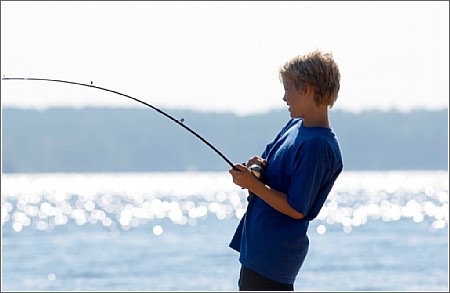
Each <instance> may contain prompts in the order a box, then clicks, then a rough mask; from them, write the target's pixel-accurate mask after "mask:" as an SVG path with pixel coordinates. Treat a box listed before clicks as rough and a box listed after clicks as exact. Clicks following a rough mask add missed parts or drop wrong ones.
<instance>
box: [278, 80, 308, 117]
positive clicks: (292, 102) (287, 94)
mask: <svg viewBox="0 0 450 293" xmlns="http://www.w3.org/2000/svg"><path fill="white" fill-rule="evenodd" d="M283 86H284V96H283V101H285V102H286V103H287V105H288V106H289V112H290V114H291V118H301V117H302V116H303V115H302V113H301V109H302V101H303V100H304V99H303V98H302V95H301V90H300V91H298V90H297V89H296V88H295V84H294V82H292V81H291V80H289V79H284V78H283Z"/></svg>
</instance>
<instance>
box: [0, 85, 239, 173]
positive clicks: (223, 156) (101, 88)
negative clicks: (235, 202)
mask: <svg viewBox="0 0 450 293" xmlns="http://www.w3.org/2000/svg"><path fill="white" fill-rule="evenodd" d="M2 80H37V81H52V82H60V83H68V84H73V85H79V86H85V87H90V88H95V89H98V90H102V91H106V92H110V93H113V94H117V95H119V96H124V97H126V98H129V99H132V100H135V101H136V102H139V103H141V104H144V105H145V106H147V107H150V108H152V109H153V110H155V111H156V112H158V113H160V114H162V115H164V116H165V117H167V118H169V119H170V120H172V121H173V122H175V123H176V124H178V125H180V126H181V127H183V128H184V129H186V130H187V131H189V132H190V133H192V134H193V135H195V136H196V137H197V138H198V139H200V140H201V141H202V142H204V143H205V144H206V145H207V146H209V147H210V148H211V149H212V150H213V151H215V152H216V153H217V154H218V155H219V156H220V157H221V158H222V159H224V160H225V162H227V163H228V165H230V166H231V167H232V168H233V169H234V170H238V169H237V168H236V167H235V166H234V165H233V163H232V162H231V161H230V160H229V159H228V158H227V157H225V155H224V154H222V153H221V152H220V151H219V150H218V149H217V148H216V147H214V146H213V145H212V144H211V143H209V142H208V141H207V140H206V139H204V138H203V137H201V136H200V135H199V134H198V133H197V132H195V131H194V130H192V129H191V128H189V127H188V126H186V125H185V124H183V122H184V119H183V118H181V119H180V120H178V119H175V118H174V117H173V116H171V115H169V114H167V113H166V112H164V111H163V110H161V109H159V108H157V107H155V106H153V105H150V104H148V103H146V102H144V101H141V100H139V99H136V98H134V97H132V96H129V95H126V94H123V93H120V92H118V91H115V90H110V89H107V88H104V87H100V86H96V85H94V84H93V82H92V81H91V84H86V83H81V82H74V81H68V80H62V79H49V78H32V77H2Z"/></svg>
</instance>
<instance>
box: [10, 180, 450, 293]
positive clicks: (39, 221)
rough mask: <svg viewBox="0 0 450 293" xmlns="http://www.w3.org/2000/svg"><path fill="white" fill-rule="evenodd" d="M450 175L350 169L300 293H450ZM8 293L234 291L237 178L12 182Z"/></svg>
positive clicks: (241, 203)
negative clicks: (432, 292) (449, 247)
mask: <svg viewBox="0 0 450 293" xmlns="http://www.w3.org/2000/svg"><path fill="white" fill-rule="evenodd" d="M448 182H449V181H448V172H446V171H395V172H346V171H344V172H343V173H342V175H341V176H340V177H339V178H338V180H337V182H336V184H335V186H334V187H333V190H332V191H331V193H330V195H329V197H328V199H327V201H326V202H325V205H324V207H323V209H322V210H321V212H320V214H319V215H318V217H317V218H316V219H315V220H314V221H312V222H311V225H310V229H309V237H310V250H309V253H308V256H307V258H306V260H305V263H304V265H303V267H302V269H301V270H300V273H299V275H298V277H297V280H296V282H295V289H296V290H298V291H338V290H339V291H341V290H342V291H380V290H381V291H417V290H418V291H430V290H433V291H448V288H449V287H448V210H449V207H448V197H449V196H448V185H449V184H448ZM1 188H2V194H1V199H2V214H1V215H2V291H29V290H32V291H36V290H38V291H42V290H44V291H84V290H86V291H191V290H192V291H209V290H212V291H234V290H237V279H238V274H239V267H240V264H239V261H238V257H239V255H238V253H237V252H235V251H233V250H232V249H230V248H229V247H228V243H229V241H230V240H231V237H232V236H233V233H234V229H235V228H236V226H237V224H238V222H239V219H240V218H241V217H242V216H243V214H244V213H245V209H246V205H247V201H246V196H247V193H246V191H245V190H242V189H240V188H239V187H237V186H235V185H234V184H233V183H232V182H231V176H230V175H229V174H228V173H227V172H204V173H199V172H180V173H170V172H165V173H123V174H122V173H119V174H118V173H100V174H65V173H60V174H3V175H2V184H1Z"/></svg>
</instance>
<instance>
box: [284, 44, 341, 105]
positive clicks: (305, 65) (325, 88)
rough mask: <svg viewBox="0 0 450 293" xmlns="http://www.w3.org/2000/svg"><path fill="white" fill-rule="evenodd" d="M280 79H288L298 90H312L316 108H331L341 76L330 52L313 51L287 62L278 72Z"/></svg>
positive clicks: (336, 96) (336, 95) (335, 98)
mask: <svg viewBox="0 0 450 293" xmlns="http://www.w3.org/2000/svg"><path fill="white" fill-rule="evenodd" d="M279 73H280V78H281V79H288V80H290V81H292V82H293V83H294V84H295V88H296V89H297V90H300V89H301V88H302V86H305V85H310V86H312V87H313V88H314V101H315V102H316V105H317V106H320V105H329V106H330V108H331V107H333V105H334V103H335V102H336V100H337V98H338V92H339V88H340V79H341V74H340V73H339V68H338V66H337V64H336V63H335V61H334V59H333V54H332V53H331V52H326V53H324V52H322V51H319V50H315V51H313V52H311V53H308V54H305V55H299V56H296V57H294V58H292V59H290V60H289V61H287V62H286V63H285V64H284V65H283V66H281V67H280V70H279Z"/></svg>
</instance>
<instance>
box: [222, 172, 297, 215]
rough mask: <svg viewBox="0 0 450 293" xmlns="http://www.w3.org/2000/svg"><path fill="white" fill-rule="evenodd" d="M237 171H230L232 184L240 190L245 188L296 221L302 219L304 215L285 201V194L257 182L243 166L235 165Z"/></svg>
mask: <svg viewBox="0 0 450 293" xmlns="http://www.w3.org/2000/svg"><path fill="white" fill-rule="evenodd" d="M235 167H236V168H237V169H238V170H239V171H236V170H235V169H231V170H230V174H231V175H232V176H233V182H234V183H235V184H237V185H239V186H240V187H242V188H246V189H248V190H249V191H251V192H252V193H254V194H255V195H257V196H258V197H259V198H261V199H262V200H264V201H265V202H266V203H267V204H268V205H270V206H271V207H272V208H274V209H275V210H277V211H279V212H281V213H283V214H285V215H287V216H289V217H291V218H294V219H297V220H300V219H303V218H304V217H305V215H303V214H302V213H299V212H298V211H296V210H295V209H294V208H292V207H291V206H290V205H289V203H288V201H287V194H285V193H283V192H279V191H277V190H275V189H272V188H270V186H268V185H265V184H264V183H262V182H261V181H259V180H258V179H257V178H256V177H255V176H254V175H253V174H252V173H251V172H250V171H249V170H248V169H247V168H246V167H245V166H244V165H235Z"/></svg>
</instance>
